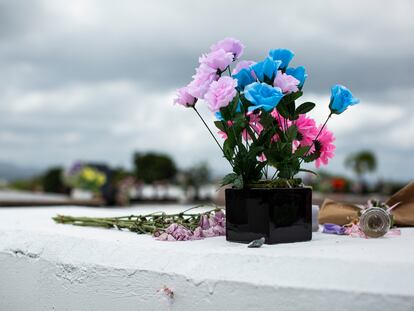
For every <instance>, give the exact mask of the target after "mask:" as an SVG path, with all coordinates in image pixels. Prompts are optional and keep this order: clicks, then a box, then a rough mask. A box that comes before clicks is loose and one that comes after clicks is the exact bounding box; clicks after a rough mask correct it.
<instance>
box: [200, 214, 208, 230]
mask: <svg viewBox="0 0 414 311" xmlns="http://www.w3.org/2000/svg"><path fill="white" fill-rule="evenodd" d="M198 226H199V227H198V228H201V229H203V230H204V229H208V228H210V222H209V217H208V216H207V215H202V216H201V217H200V222H199V223H198Z"/></svg>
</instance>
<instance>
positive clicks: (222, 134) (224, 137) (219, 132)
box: [217, 131, 228, 140]
mask: <svg viewBox="0 0 414 311" xmlns="http://www.w3.org/2000/svg"><path fill="white" fill-rule="evenodd" d="M217 134H219V135H220V137H221V139H224V140H226V139H227V137H228V136H227V133H226V132H224V131H218V132H217Z"/></svg>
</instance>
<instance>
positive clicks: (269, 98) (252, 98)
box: [244, 82, 283, 111]
mask: <svg viewBox="0 0 414 311" xmlns="http://www.w3.org/2000/svg"><path fill="white" fill-rule="evenodd" d="M244 96H245V97H246V99H247V100H248V101H249V102H251V103H252V104H253V105H254V106H250V107H249V108H248V110H249V111H253V110H256V109H258V108H263V110H265V111H270V110H272V109H273V108H275V107H276V106H277V104H278V103H279V101H280V100H281V99H282V97H283V93H282V90H281V89H280V88H278V87H272V86H270V85H268V84H266V83H258V82H255V83H252V84H250V85H248V86H246V88H245V89H244Z"/></svg>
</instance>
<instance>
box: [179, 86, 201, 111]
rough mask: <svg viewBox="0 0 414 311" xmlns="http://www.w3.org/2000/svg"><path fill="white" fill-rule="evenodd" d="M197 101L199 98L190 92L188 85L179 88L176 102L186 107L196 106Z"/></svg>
mask: <svg viewBox="0 0 414 311" xmlns="http://www.w3.org/2000/svg"><path fill="white" fill-rule="evenodd" d="M196 102H197V98H196V97H194V96H193V95H191V94H190V93H188V86H185V87H182V88H180V89H178V90H177V95H176V98H175V99H174V104H179V105H182V106H184V107H194V105H195V103H196Z"/></svg>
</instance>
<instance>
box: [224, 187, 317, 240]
mask: <svg viewBox="0 0 414 311" xmlns="http://www.w3.org/2000/svg"><path fill="white" fill-rule="evenodd" d="M261 237H264V238H265V243H266V244H277V243H291V242H303V241H309V240H311V239H312V189H311V188H275V189H259V188H254V189H226V239H227V241H231V242H240V243H250V242H251V241H253V240H256V239H260V238H261Z"/></svg>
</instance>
